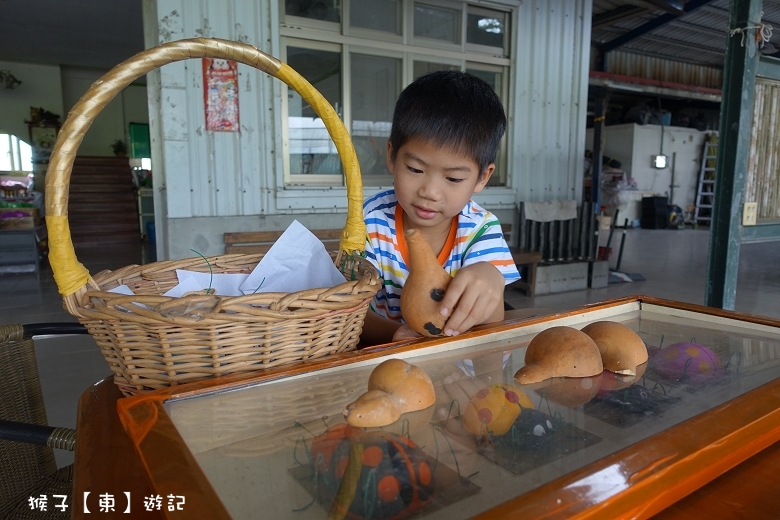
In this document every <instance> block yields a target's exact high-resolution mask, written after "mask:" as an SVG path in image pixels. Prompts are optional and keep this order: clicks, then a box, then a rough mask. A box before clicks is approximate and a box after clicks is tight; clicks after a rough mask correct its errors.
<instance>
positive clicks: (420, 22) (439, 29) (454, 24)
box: [414, 4, 460, 43]
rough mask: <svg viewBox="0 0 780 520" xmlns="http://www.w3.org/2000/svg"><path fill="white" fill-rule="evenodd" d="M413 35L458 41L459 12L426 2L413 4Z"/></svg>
mask: <svg viewBox="0 0 780 520" xmlns="http://www.w3.org/2000/svg"><path fill="white" fill-rule="evenodd" d="M414 35H415V36H420V37H423V38H432V39H434V40H444V41H448V42H452V43H460V12H459V11H456V10H455V9H445V8H443V7H435V6H432V5H426V4H414Z"/></svg>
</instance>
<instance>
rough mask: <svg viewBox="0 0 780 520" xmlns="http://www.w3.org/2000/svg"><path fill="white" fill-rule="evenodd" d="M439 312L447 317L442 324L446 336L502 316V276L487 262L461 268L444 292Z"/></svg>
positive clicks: (454, 334) (497, 319) (496, 319)
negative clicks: (445, 321)
mask: <svg viewBox="0 0 780 520" xmlns="http://www.w3.org/2000/svg"><path fill="white" fill-rule="evenodd" d="M453 309H454V311H453ZM441 314H442V315H443V316H447V315H449V316H450V318H449V319H448V320H447V323H446V324H445V325H444V333H445V334H446V335H447V336H456V335H458V334H460V333H461V332H465V331H467V330H469V329H470V328H471V327H473V326H474V325H479V324H481V323H489V322H492V321H499V320H501V319H503V314H504V276H503V275H502V274H501V272H500V271H499V270H498V269H496V267H495V266H493V265H492V264H490V263H488V262H477V263H476V264H471V265H469V266H466V267H464V268H463V269H461V270H460V271H458V272H457V274H456V275H455V277H454V278H453V279H452V282H450V285H449V287H447V292H445V293H444V299H443V300H442V302H441Z"/></svg>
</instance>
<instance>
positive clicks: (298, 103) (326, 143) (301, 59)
mask: <svg viewBox="0 0 780 520" xmlns="http://www.w3.org/2000/svg"><path fill="white" fill-rule="evenodd" d="M287 63H288V64H289V65H290V66H291V67H292V68H293V69H295V70H296V71H297V72H298V73H299V74H300V75H301V76H303V77H304V78H306V79H307V80H308V81H309V83H311V84H312V85H313V86H314V88H316V89H317V90H318V91H319V92H320V94H322V95H323V96H324V97H325V99H327V100H328V102H329V103H330V104H331V105H332V106H333V107H335V108H336V111H337V112H339V107H341V106H342V101H341V54H340V53H338V52H329V51H320V50H313V49H304V48H299V47H288V48H287ZM287 106H288V115H287V129H288V134H289V139H290V174H291V175H306V174H315V175H339V174H341V172H342V169H341V161H340V160H339V156H338V152H337V151H336V146H335V145H334V144H333V141H332V140H331V138H330V136H329V135H328V131H327V130H326V129H325V124H324V123H323V122H322V119H320V117H319V116H318V115H317V114H316V113H315V112H314V109H313V108H312V107H311V105H309V104H308V103H307V102H306V101H304V99H303V98H301V96H300V95H299V94H298V93H297V92H295V91H294V90H293V89H290V88H288V89H287Z"/></svg>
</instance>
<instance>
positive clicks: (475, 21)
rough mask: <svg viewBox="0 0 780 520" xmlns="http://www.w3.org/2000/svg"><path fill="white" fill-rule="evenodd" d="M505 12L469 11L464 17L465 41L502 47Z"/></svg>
mask: <svg viewBox="0 0 780 520" xmlns="http://www.w3.org/2000/svg"><path fill="white" fill-rule="evenodd" d="M506 18H507V16H506V13H502V12H501V11H488V10H486V9H480V10H479V13H478V14H476V13H472V12H471V11H469V14H468V17H467V19H466V42H468V43H475V44H477V45H487V46H489V47H500V48H502V49H503V48H504V38H505V37H506V31H507V24H506Z"/></svg>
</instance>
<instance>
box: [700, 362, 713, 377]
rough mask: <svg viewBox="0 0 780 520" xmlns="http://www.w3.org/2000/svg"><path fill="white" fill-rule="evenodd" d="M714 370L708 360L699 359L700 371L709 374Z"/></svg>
mask: <svg viewBox="0 0 780 520" xmlns="http://www.w3.org/2000/svg"><path fill="white" fill-rule="evenodd" d="M710 372H712V365H710V364H709V363H707V362H706V361H699V373H701V374H704V375H707V374H709V373H710Z"/></svg>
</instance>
